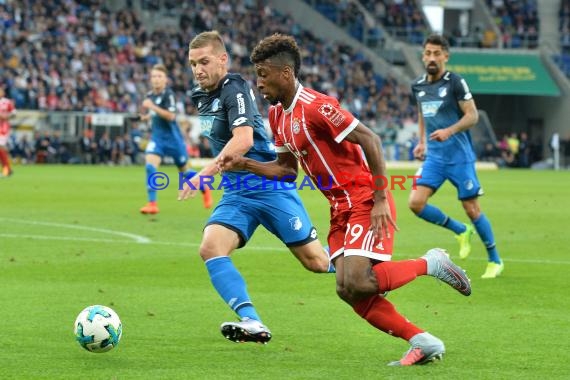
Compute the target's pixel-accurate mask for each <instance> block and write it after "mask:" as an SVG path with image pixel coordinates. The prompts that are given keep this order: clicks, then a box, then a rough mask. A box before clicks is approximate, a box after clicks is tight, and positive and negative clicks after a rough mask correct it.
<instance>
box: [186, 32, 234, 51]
mask: <svg viewBox="0 0 570 380" xmlns="http://www.w3.org/2000/svg"><path fill="white" fill-rule="evenodd" d="M205 46H212V47H213V48H214V50H216V51H218V52H219V53H225V52H226V44H224V40H223V39H222V36H221V35H220V33H219V32H218V31H217V30H211V31H208V32H202V33H200V34H198V35H197V36H196V37H194V38H193V39H192V41H190V45H189V48H190V49H200V48H203V47H205Z"/></svg>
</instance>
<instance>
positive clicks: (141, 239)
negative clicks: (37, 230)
mask: <svg viewBox="0 0 570 380" xmlns="http://www.w3.org/2000/svg"><path fill="white" fill-rule="evenodd" d="M0 221H6V222H11V223H21V224H31V225H36V226H50V227H61V228H69V229H75V230H83V231H92V232H101V233H104V234H109V235H117V236H123V237H127V238H130V239H133V240H134V241H135V242H137V243H143V244H145V243H150V242H151V240H150V239H149V238H147V237H145V236H141V235H136V234H131V233H128V232H121V231H113V230H108V229H106V228H97V227H88V226H80V225H76V224H64V223H52V222H37V221H33V220H30V221H28V220H21V219H11V218H0Z"/></svg>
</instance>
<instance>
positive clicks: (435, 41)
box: [423, 34, 449, 51]
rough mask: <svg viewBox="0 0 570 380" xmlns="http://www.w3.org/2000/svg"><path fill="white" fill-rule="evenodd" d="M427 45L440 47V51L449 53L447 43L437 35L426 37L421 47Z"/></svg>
mask: <svg viewBox="0 0 570 380" xmlns="http://www.w3.org/2000/svg"><path fill="white" fill-rule="evenodd" d="M427 44H430V45H436V46H441V50H443V51H449V42H447V40H446V39H445V37H443V36H440V35H439V34H432V35H430V36H428V37H427V38H426V40H425V41H424V44H423V47H426V45H427Z"/></svg>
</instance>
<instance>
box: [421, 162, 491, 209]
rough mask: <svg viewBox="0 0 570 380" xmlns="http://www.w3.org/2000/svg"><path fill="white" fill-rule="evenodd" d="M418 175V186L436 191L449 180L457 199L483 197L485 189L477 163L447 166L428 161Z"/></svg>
mask: <svg viewBox="0 0 570 380" xmlns="http://www.w3.org/2000/svg"><path fill="white" fill-rule="evenodd" d="M416 175H418V176H421V178H419V179H418V180H417V181H416V184H417V185H418V186H426V187H430V188H432V189H433V190H434V191H436V190H437V189H439V188H440V187H441V185H443V183H444V182H445V180H449V182H451V183H452V184H453V186H455V188H456V189H457V198H459V199H460V200H466V199H471V198H475V197H478V196H479V195H483V189H481V184H480V183H479V179H478V178H477V173H476V172H475V163H474V162H468V163H465V164H456V165H446V164H442V163H439V162H433V161H430V160H427V161H426V162H425V163H424V164H423V165H422V167H421V168H420V169H419V170H418V172H417V173H416Z"/></svg>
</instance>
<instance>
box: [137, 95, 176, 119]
mask: <svg viewBox="0 0 570 380" xmlns="http://www.w3.org/2000/svg"><path fill="white" fill-rule="evenodd" d="M142 106H143V107H144V108H146V109H148V110H150V111H154V112H155V113H156V114H157V115H158V116H160V117H161V118H163V119H164V120H167V121H173V120H175V119H176V114H175V113H174V112H170V111H169V110H166V109H164V108H160V107H159V106H157V105H156V104H154V103H153V102H152V100H150V99H149V98H147V99H145V100H144V101H143V102H142Z"/></svg>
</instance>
